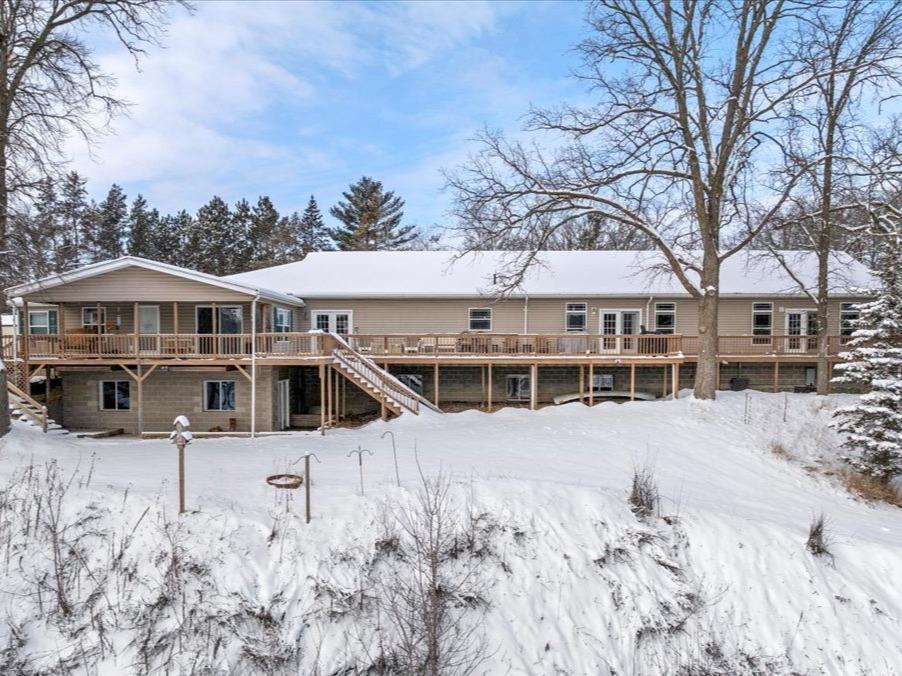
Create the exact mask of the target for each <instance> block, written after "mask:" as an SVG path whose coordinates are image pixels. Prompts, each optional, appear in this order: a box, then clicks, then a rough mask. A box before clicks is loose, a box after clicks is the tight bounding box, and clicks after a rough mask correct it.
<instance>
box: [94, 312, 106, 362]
mask: <svg viewBox="0 0 902 676" xmlns="http://www.w3.org/2000/svg"><path fill="white" fill-rule="evenodd" d="M94 312H96V313H97V314H96V321H97V356H98V357H99V356H100V333H101V328H100V327H101V322H100V301H99V300H95V301H94ZM103 324H104V326H103V330H104V331H105V330H106V326H105V325H106V312H104V317H103Z"/></svg>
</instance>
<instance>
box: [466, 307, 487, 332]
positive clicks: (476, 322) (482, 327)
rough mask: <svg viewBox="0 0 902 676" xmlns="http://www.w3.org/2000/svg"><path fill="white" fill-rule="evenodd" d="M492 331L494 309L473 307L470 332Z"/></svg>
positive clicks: (471, 309)
mask: <svg viewBox="0 0 902 676" xmlns="http://www.w3.org/2000/svg"><path fill="white" fill-rule="evenodd" d="M491 330H492V308H488V307H471V308H470V331H491Z"/></svg>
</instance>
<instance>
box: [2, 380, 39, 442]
mask: <svg viewBox="0 0 902 676" xmlns="http://www.w3.org/2000/svg"><path fill="white" fill-rule="evenodd" d="M6 389H7V390H8V391H9V393H10V394H11V395H13V396H14V397H16V398H17V399H19V400H20V401H21V402H23V403H24V404H29V405H31V406H32V407H33V408H36V409H37V411H33V410H31V408H29V407H28V406H19V410H20V411H22V413H24V414H25V415H27V416H28V417H30V418H31V419H32V420H34V421H35V422H36V423H38V424H39V425H40V426H41V429H42V430H43V431H44V434H47V419H48V418H49V416H48V414H47V407H46V406H44V404H42V403H40V402H38V401H36V400H35V399H33V398H32V397H31V395H29V394H27V393H26V392H25V391H24V390H21V389H19V388H18V387H17V386H16V385H13V384H12V383H11V382H9V381H7V383H6Z"/></svg>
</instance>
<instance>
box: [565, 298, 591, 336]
mask: <svg viewBox="0 0 902 676" xmlns="http://www.w3.org/2000/svg"><path fill="white" fill-rule="evenodd" d="M568 305H582V306H583V308H584V309H583V310H568V309H567V306H568ZM570 315H582V316H583V317H585V321H584V322H583V328H581V329H571V328H570V327H568V326H567V320H568V319H569V318H570ZM588 331H589V304H588V303H584V302H583V301H581V300H571V301H567V302H566V303H564V333H588Z"/></svg>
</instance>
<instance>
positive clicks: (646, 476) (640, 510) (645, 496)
mask: <svg viewBox="0 0 902 676" xmlns="http://www.w3.org/2000/svg"><path fill="white" fill-rule="evenodd" d="M658 499H659V498H658V484H657V482H656V481H655V472H654V470H653V469H652V468H651V467H637V468H636V469H634V470H633V486H632V488H631V489H630V497H629V501H630V508H631V509H632V511H633V514H635V515H636V516H638V517H639V518H640V519H644V518H647V517H649V516H652V515H654V513H655V512H656V511H657V509H658Z"/></svg>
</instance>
